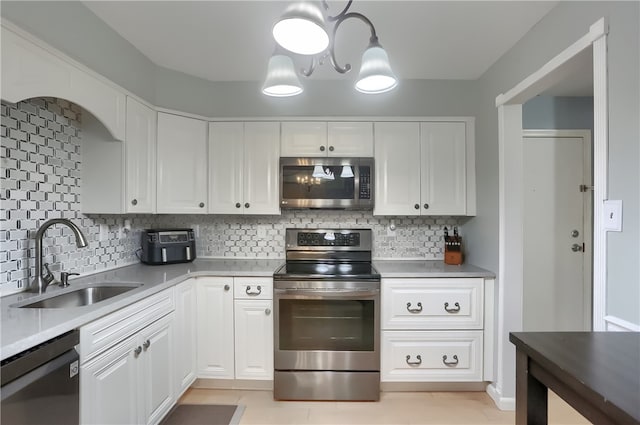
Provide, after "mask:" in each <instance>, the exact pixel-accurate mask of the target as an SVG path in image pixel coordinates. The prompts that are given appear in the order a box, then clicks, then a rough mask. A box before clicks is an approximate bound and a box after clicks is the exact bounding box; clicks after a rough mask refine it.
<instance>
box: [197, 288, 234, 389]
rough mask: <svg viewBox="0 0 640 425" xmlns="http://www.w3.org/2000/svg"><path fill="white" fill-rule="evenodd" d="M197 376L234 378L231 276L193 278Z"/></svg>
mask: <svg viewBox="0 0 640 425" xmlns="http://www.w3.org/2000/svg"><path fill="white" fill-rule="evenodd" d="M196 288H197V289H196V292H197V294H198V377H199V378H224V379H233V376H234V375H233V364H234V363H233V278H225V277H202V278H197V279H196Z"/></svg>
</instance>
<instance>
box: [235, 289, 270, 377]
mask: <svg viewBox="0 0 640 425" xmlns="http://www.w3.org/2000/svg"><path fill="white" fill-rule="evenodd" d="M272 309H273V301H272V300H236V301H235V344H236V368H235V370H236V379H265V380H269V379H273V314H272Z"/></svg>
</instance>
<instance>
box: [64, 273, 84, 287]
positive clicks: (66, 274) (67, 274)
mask: <svg viewBox="0 0 640 425" xmlns="http://www.w3.org/2000/svg"><path fill="white" fill-rule="evenodd" d="M69 276H80V273H68V272H61V273H60V286H61V287H63V288H65V287H67V286H69Z"/></svg>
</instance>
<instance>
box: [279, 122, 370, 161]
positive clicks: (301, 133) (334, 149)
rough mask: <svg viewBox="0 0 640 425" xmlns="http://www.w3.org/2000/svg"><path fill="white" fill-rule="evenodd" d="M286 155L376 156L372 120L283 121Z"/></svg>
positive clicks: (283, 143)
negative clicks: (374, 153)
mask: <svg viewBox="0 0 640 425" xmlns="http://www.w3.org/2000/svg"><path fill="white" fill-rule="evenodd" d="M280 143H281V144H280V149H281V152H282V156H284V157H325V156H335V157H372V156H373V124H372V123H371V122H346V121H345V122H341V121H340V122H329V123H327V122H322V121H295V122H283V123H282V139H281V142H280Z"/></svg>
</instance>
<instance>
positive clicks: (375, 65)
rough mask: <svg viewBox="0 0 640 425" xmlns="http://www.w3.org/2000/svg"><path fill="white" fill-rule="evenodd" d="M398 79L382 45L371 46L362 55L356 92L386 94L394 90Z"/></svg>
mask: <svg viewBox="0 0 640 425" xmlns="http://www.w3.org/2000/svg"><path fill="white" fill-rule="evenodd" d="M397 85H398V79H397V78H396V76H395V74H394V73H393V71H392V70H391V65H390V64H389V56H387V52H385V50H384V49H383V48H382V46H380V44H377V43H375V44H371V45H369V47H368V48H367V50H365V51H364V54H363V55H362V64H361V65H360V75H358V81H357V82H356V90H358V91H359V92H362V93H369V94H375V93H384V92H387V91H389V90H393V89H394V88H395V87H396V86H397Z"/></svg>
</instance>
